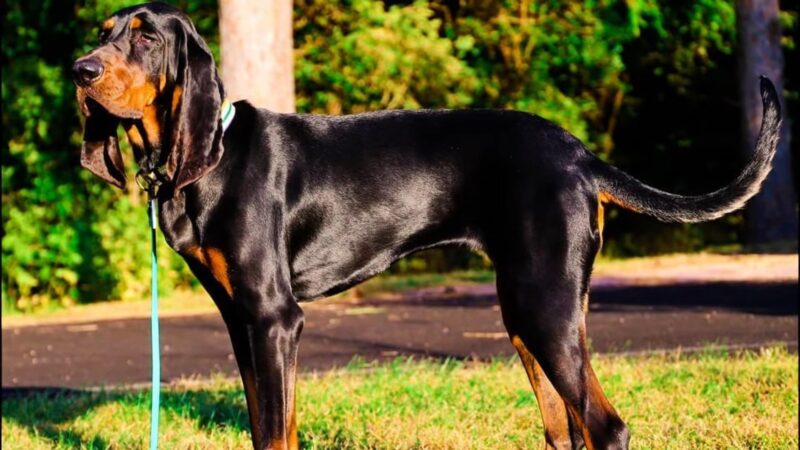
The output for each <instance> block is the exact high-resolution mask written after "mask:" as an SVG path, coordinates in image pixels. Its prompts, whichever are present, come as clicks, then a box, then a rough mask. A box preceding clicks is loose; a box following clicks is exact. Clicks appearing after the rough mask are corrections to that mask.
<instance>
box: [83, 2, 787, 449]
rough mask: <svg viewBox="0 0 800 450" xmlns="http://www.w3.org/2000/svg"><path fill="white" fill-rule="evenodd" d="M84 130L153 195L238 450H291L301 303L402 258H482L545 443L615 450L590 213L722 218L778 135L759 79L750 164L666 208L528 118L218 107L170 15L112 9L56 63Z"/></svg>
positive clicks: (761, 175)
mask: <svg viewBox="0 0 800 450" xmlns="http://www.w3.org/2000/svg"><path fill="white" fill-rule="evenodd" d="M72 70H73V76H74V80H75V83H76V85H77V97H78V102H79V104H80V106H81V110H82V112H83V114H84V115H85V116H86V122H85V126H84V136H83V141H84V142H83V146H82V149H81V164H82V165H83V166H84V167H85V168H87V169H89V170H90V171H92V172H93V173H94V174H95V175H97V176H98V177H100V178H101V179H103V180H105V181H106V182H108V183H111V184H112V185H114V186H116V187H119V188H124V187H125V184H126V178H125V170H124V165H123V157H122V155H121V152H120V150H119V146H118V142H117V134H116V130H117V127H119V126H122V127H123V128H124V130H125V132H126V134H127V138H128V140H129V142H130V144H131V146H132V148H133V151H134V157H135V159H136V161H137V163H138V165H139V167H140V168H141V169H142V171H144V173H146V174H148V175H149V176H150V177H151V178H152V179H153V180H157V181H158V183H159V189H158V192H157V200H158V206H159V209H158V210H159V216H158V220H159V224H160V228H161V230H162V231H163V234H164V237H165V239H166V241H167V243H168V244H169V246H170V247H172V248H173V249H174V250H175V251H177V252H178V253H180V254H181V255H182V256H183V258H184V259H185V260H186V262H187V264H188V265H189V267H190V268H191V270H192V272H193V273H194V274H195V275H196V276H197V278H198V279H199V280H200V282H201V283H202V285H203V286H204V287H205V289H206V290H207V291H208V293H209V294H210V296H211V297H212V298H213V299H214V302H215V303H216V305H217V306H218V308H219V311H220V313H221V314H222V318H223V319H224V321H225V324H226V325H227V329H228V332H229V334H230V338H231V343H232V345H233V349H234V353H235V356H236V362H237V364H238V366H239V370H240V372H241V378H242V383H243V385H244V392H245V397H246V400H247V408H248V412H249V417H250V425H251V427H252V442H253V446H254V448H256V449H286V448H290V449H295V448H297V447H298V441H297V420H296V418H295V409H296V408H295V378H296V371H297V349H298V341H299V338H300V334H301V331H302V329H303V323H304V319H303V311H302V309H301V307H300V303H301V302H305V301H310V300H313V299H317V298H321V297H326V296H330V295H333V294H336V293H338V292H342V291H344V290H346V289H348V288H350V287H352V286H354V285H356V284H358V283H359V282H361V281H364V280H366V279H367V278H370V277H372V276H373V275H376V274H378V273H380V272H381V271H383V270H385V269H386V268H387V267H389V265H390V264H391V263H392V262H393V261H396V260H397V259H399V258H402V257H403V256H405V255H408V254H410V253H412V252H415V251H418V250H420V249H426V248H431V247H436V246H442V245H447V244H460V245H467V246H469V247H470V248H472V249H476V250H477V249H479V250H481V251H483V252H485V253H486V254H487V255H488V256H489V257H490V258H491V260H492V261H493V263H494V266H495V269H496V273H497V292H498V297H499V302H500V306H501V311H502V317H503V321H504V324H505V326H506V328H507V330H508V334H509V337H510V340H511V343H512V344H513V345H514V347H515V348H516V350H517V351H518V353H519V356H520V358H521V360H522V363H523V365H524V367H525V370H526V372H527V374H528V377H529V379H530V382H531V385H532V387H533V390H534V392H535V395H536V398H537V400H538V403H539V407H540V409H541V413H542V418H543V421H544V428H545V445H546V447H547V448H557V449H561V448H580V447H581V446H583V445H585V446H586V447H588V448H617V449H625V448H627V447H628V442H629V432H628V429H627V427H626V425H625V423H624V422H623V421H622V419H620V417H619V415H618V414H617V412H616V411H615V410H614V408H613V406H612V405H611V403H610V402H609V400H608V399H607V398H606V397H605V395H604V394H603V391H602V389H601V387H600V384H599V383H598V381H597V377H596V376H595V374H594V372H593V370H592V367H591V364H590V362H589V354H588V351H587V347H586V332H585V316H586V312H587V302H588V291H589V280H590V276H591V271H592V264H593V262H594V259H595V256H596V255H597V253H598V251H599V250H600V247H601V244H602V232H603V208H604V205H606V204H608V203H613V204H616V205H619V206H621V207H623V208H627V209H630V210H633V211H637V212H640V213H642V214H647V215H650V216H653V217H655V218H656V219H659V220H662V221H666V222H700V221H706V220H712V219H716V218H718V217H720V216H722V215H724V214H726V213H729V212H731V211H734V210H736V209H738V208H741V207H742V206H743V205H744V203H745V202H746V201H747V200H748V199H749V198H750V197H752V196H753V195H755V194H756V193H757V192H758V190H759V187H760V185H761V183H762V182H763V181H764V179H765V178H766V176H767V174H768V172H769V170H770V167H771V162H772V159H773V156H774V154H775V150H776V145H777V140H778V131H779V128H780V124H781V120H780V117H781V113H780V105H779V103H778V100H777V94H776V91H775V87H774V86H773V84H772V83H771V82H770V81H769V80H768V79H766V78H762V79H761V95H762V99H763V103H764V115H763V121H762V127H761V133H760V135H759V138H758V142H757V145H756V148H755V151H754V153H753V155H752V158H751V159H750V161H748V162H747V164H746V167H745V168H744V170H743V171H742V172H741V174H740V175H739V176H738V177H737V178H736V179H735V180H734V181H733V182H732V183H731V184H729V185H728V186H726V187H723V188H721V189H719V190H717V191H714V192H712V193H709V194H706V195H699V196H681V195H675V194H671V193H667V192H662V191H660V190H657V189H655V188H652V187H649V186H647V185H645V184H643V183H641V182H640V181H638V180H636V179H634V178H633V177H631V176H630V175H627V174H626V173H624V172H622V171H620V170H619V169H617V168H615V167H613V166H611V165H608V164H606V163H604V162H603V161H601V160H600V159H598V158H596V157H595V156H593V155H592V153H590V152H589V151H587V150H586V148H585V147H584V145H583V144H582V143H581V142H580V141H579V140H578V139H577V138H576V137H574V136H573V135H571V134H570V133H568V132H567V131H565V130H563V129H562V128H560V127H558V126H556V125H555V124H553V123H551V122H548V121H547V120H545V119H542V118H541V117H538V116H535V115H530V114H527V113H522V112H515V111H502V110H462V111H454V110H426V111H383V112H373V113H365V114H358V115H350V116H340V117H330V116H318V115H302V114H277V113H272V112H270V111H267V110H263V109H257V108H255V107H253V106H252V105H251V104H249V103H247V102H246V101H240V102H237V103H235V104H234V105H230V104H229V103H227V102H226V101H225V93H224V89H223V86H222V82H221V80H220V78H219V76H218V74H217V69H216V66H215V63H214V59H213V57H212V55H211V52H210V51H209V49H208V47H207V45H206V43H205V42H204V41H203V39H202V37H201V36H200V35H199V34H198V33H197V31H196V30H195V28H194V26H193V24H192V22H191V21H190V19H189V18H188V17H187V16H186V15H185V14H183V13H182V12H181V11H179V10H177V9H175V8H173V7H171V6H167V5H164V4H158V3H150V4H146V5H140V6H133V7H129V8H125V9H122V10H120V11H118V12H117V13H115V14H114V15H112V16H111V17H110V18H109V19H108V20H106V21H105V22H104V23H103V25H102V31H101V34H100V42H99V46H98V47H97V48H95V49H94V50H92V51H91V52H90V53H89V54H88V55H86V56H84V57H82V58H80V59H78V60H77V61H76V62H75V63H74V66H73V68H72Z"/></svg>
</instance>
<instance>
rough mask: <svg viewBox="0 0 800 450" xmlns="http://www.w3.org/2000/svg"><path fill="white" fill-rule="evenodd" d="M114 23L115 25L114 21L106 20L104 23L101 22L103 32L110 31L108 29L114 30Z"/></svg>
mask: <svg viewBox="0 0 800 450" xmlns="http://www.w3.org/2000/svg"><path fill="white" fill-rule="evenodd" d="M116 23H117V21H116V20H114V19H108V20H106V21H105V22H103V29H104V30H110V29H112V28H114V24H116Z"/></svg>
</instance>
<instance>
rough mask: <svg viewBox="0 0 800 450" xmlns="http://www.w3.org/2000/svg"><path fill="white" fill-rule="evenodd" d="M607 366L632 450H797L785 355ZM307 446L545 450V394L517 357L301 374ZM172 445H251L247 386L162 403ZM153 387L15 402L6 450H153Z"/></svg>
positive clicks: (234, 383) (196, 389) (794, 363)
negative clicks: (540, 396)
mask: <svg viewBox="0 0 800 450" xmlns="http://www.w3.org/2000/svg"><path fill="white" fill-rule="evenodd" d="M594 367H595V369H596V370H597V372H598V375H599V377H600V382H601V383H602V385H603V386H604V388H605V391H606V393H607V394H608V396H609V398H610V399H611V401H612V402H613V403H614V405H615V406H616V408H617V409H618V411H619V412H620V414H621V415H622V417H623V418H624V419H625V420H626V421H627V423H628V424H629V426H630V428H631V432H632V436H633V438H632V441H631V446H632V448H637V449H642V448H652V449H664V448H682V449H699V448H708V449H720V448H759V449H765V448H774V449H785V448H797V445H798V357H797V355H796V354H790V353H788V352H787V351H786V350H784V349H782V348H771V349H767V350H764V351H761V352H757V353H753V352H741V353H737V354H735V355H732V356H731V355H727V354H724V353H719V352H710V351H709V352H705V353H700V354H694V355H690V356H687V355H679V354H670V355H661V356H647V357H635V358H634V357H621V356H604V357H599V358H597V359H595V361H594ZM298 389H299V390H298V419H299V426H300V441H301V446H302V448H308V449H345V448H346V449H439V448H452V449H506V448H540V447H541V446H542V441H543V434H542V428H541V419H540V416H539V411H538V408H537V406H536V400H535V398H534V396H533V394H532V393H531V391H530V388H529V386H528V382H527V379H526V378H525V375H524V371H523V370H522V368H521V366H520V364H519V363H518V362H517V361H516V360H511V361H506V360H503V361H496V362H493V363H472V362H466V363H465V362H452V361H451V362H433V361H410V360H397V361H395V362H393V363H389V364H383V365H378V366H365V365H364V364H359V363H358V362H355V363H352V364H351V365H350V366H348V367H347V368H344V369H341V370H336V371H333V372H328V373H325V374H307V375H303V376H301V377H300V380H299V386H298ZM162 398H163V406H162V415H161V430H162V434H161V448H175V449H185V448H199V449H218V448H220V449H221V448H247V447H248V446H249V445H250V440H249V434H248V422H247V413H246V410H245V406H244V398H243V394H242V392H241V390H240V388H239V383H238V380H227V379H222V378H218V379H212V380H187V381H183V382H180V383H176V384H174V385H172V386H170V387H169V388H168V389H167V390H166V392H164V394H163V396H162ZM148 413H149V394H148V392H147V391H145V392H131V391H128V392H122V391H112V392H85V393H78V394H69V395H61V396H54V397H53V396H50V397H46V396H44V395H37V396H32V397H27V398H24V399H6V400H4V401H3V418H2V439H3V448H4V449H9V450H11V449H26V450H28V449H50V448H63V449H66V448H143V447H144V445H146V443H147V441H146V439H147V435H148V424H149V418H148Z"/></svg>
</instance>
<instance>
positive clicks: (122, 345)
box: [2, 278, 798, 388]
mask: <svg viewBox="0 0 800 450" xmlns="http://www.w3.org/2000/svg"><path fill="white" fill-rule="evenodd" d="M606 281H608V280H606ZM587 328H588V335H589V338H590V342H591V346H592V348H593V350H594V351H599V352H621V351H627V352H637V351H650V350H657V349H673V348H676V347H678V346H681V347H684V348H687V347H697V346H703V345H706V344H708V343H718V344H726V345H730V346H734V347H757V346H760V345H762V344H764V343H768V342H785V343H787V345H789V346H790V347H791V348H796V346H797V339H798V285H797V282H796V281H794V282H780V283H743V282H727V283H713V284H683V285H680V284H679V285H661V286H625V285H615V284H614V283H608V282H605V283H604V280H603V279H602V278H600V279H598V280H597V282H596V283H595V284H594V287H593V291H592V300H591V307H590V314H589V318H588V324H587ZM162 333H163V338H162V339H163V341H162V343H163V363H162V368H163V369H162V370H163V371H164V381H170V380H174V379H176V378H178V377H184V376H191V375H207V374H210V373H213V372H222V373H226V374H231V375H234V374H236V366H235V363H234V360H233V354H232V352H231V348H230V344H229V342H228V338H227V334H226V331H225V327H224V325H223V323H222V321H221V319H220V318H219V317H218V316H217V315H215V314H214V315H210V314H209V315H200V316H190V317H176V318H167V319H163V321H162ZM2 337H3V356H2V363H3V365H2V386H3V387H4V388H13V387H20V386H31V387H44V386H61V387H85V386H96V385H108V384H119V383H139V382H146V381H148V380H149V370H150V364H149V322H148V320H146V319H129V320H109V321H100V322H92V323H80V324H62V325H47V326H37V327H23V328H13V329H4V330H3V336H2ZM513 353H514V350H513V347H511V345H510V344H509V342H508V339H507V338H506V336H505V334H504V332H503V326H502V323H501V319H500V311H499V307H498V306H497V298H496V295H495V293H494V288H493V286H490V285H481V286H470V287H458V288H456V289H455V291H454V292H449V291H448V290H445V289H443V288H437V289H426V290H420V291H415V292H412V293H409V294H408V295H406V296H404V297H403V298H402V299H399V300H381V301H379V300H369V299H366V300H360V301H358V302H357V303H356V304H342V303H341V302H333V303H325V302H324V301H322V302H317V303H314V304H312V305H310V306H308V307H307V308H306V327H305V331H304V333H303V339H302V343H301V348H300V364H301V370H306V371H308V370H325V369H329V368H331V367H335V366H342V365H344V364H346V363H347V362H348V361H350V360H351V359H352V358H353V356H354V355H360V356H362V357H363V358H365V359H366V360H383V359H389V358H394V357H397V356H404V355H414V356H428V357H434V358H446V357H452V358H472V357H475V358H490V357H493V356H498V355H500V356H506V355H512V354H513Z"/></svg>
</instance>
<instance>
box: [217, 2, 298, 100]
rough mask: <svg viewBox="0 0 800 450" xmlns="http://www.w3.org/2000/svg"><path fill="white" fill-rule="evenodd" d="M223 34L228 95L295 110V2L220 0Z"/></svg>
mask: <svg viewBox="0 0 800 450" xmlns="http://www.w3.org/2000/svg"><path fill="white" fill-rule="evenodd" d="M219 33H220V49H221V53H222V55H221V59H222V64H221V71H222V80H223V82H224V84H225V92H226V94H227V96H228V98H229V99H230V100H231V101H236V100H240V99H246V100H249V101H250V102H251V103H252V104H254V105H255V106H258V107H261V108H267V109H269V110H271V111H275V112H294V110H295V103H294V58H293V45H292V0H259V1H248V0H220V2H219Z"/></svg>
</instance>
